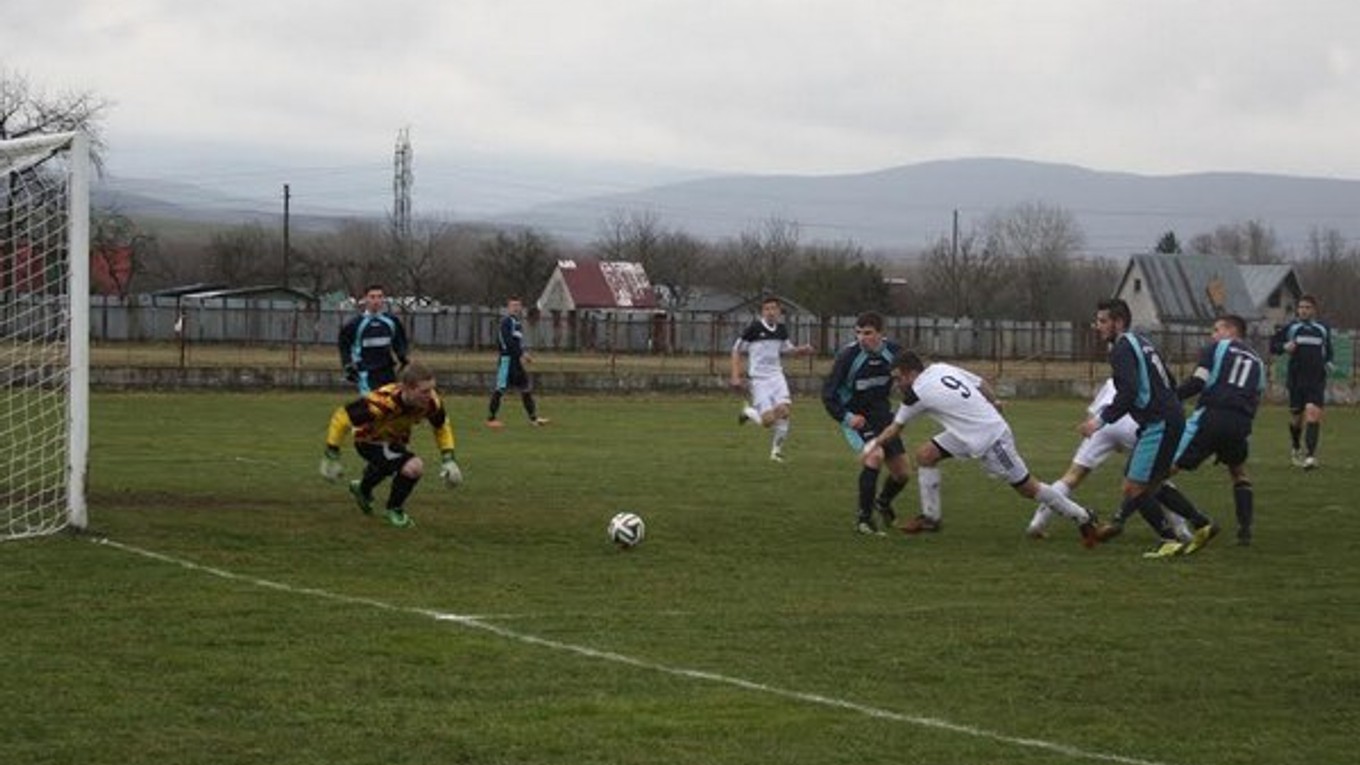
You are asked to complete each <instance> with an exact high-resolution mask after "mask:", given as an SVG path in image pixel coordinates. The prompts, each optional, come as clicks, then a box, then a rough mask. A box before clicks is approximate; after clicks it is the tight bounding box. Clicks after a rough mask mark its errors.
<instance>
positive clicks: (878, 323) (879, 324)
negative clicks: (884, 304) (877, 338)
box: [855, 311, 883, 332]
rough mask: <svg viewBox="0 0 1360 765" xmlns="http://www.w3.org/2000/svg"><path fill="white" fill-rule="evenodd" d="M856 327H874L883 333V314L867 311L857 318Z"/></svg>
mask: <svg viewBox="0 0 1360 765" xmlns="http://www.w3.org/2000/svg"><path fill="white" fill-rule="evenodd" d="M855 326H856V327H873V328H874V329H876V330H878V331H879V332H882V331H883V314H881V313H879V312H878V311H865V312H864V313H862V314H860V315H859V316H857V317H855Z"/></svg>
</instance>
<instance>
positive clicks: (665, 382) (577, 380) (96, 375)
mask: <svg viewBox="0 0 1360 765" xmlns="http://www.w3.org/2000/svg"><path fill="white" fill-rule="evenodd" d="M435 373H436V375H438V378H439V383H440V384H439V387H440V389H441V390H444V391H448V392H453V393H463V394H482V393H486V392H488V391H490V390H491V387H492V384H493V375H492V374H491V373H489V372H485V373H483V372H446V371H440V370H438V369H436V370H435ZM534 380H535V386H536V387H537V388H538V389H539V390H542V391H545V392H551V393H571V394H619V393H686V394H688V393H692V394H712V393H719V392H722V391H726V390H728V388H727V378H726V376H725V375H713V374H693V373H689V374H663V373H649V374H635V375H619V376H609V375H601V374H598V373H587V372H542V373H537V374H535V375H534ZM1099 382H1100V381H1096V383H1099ZM1096 383H1092V382H1091V381H1090V380H1086V379H1077V380H1033V379H1015V380H1011V379H1007V378H1005V377H1003V378H1002V379H1001V380H999V381H998V382H997V384H996V388H997V393H998V394H999V395H1000V396H1001V397H1002V398H1015V399H1028V398H1076V399H1089V398H1090V397H1091V396H1092V395H1093V394H1094V393H1095V390H1094V388H1095V384H1096ZM90 384H91V385H92V386H93V387H94V388H96V389H99V390H167V391H168V390H196V389H201V390H223V391H260V390H276V389H281V390H298V391H301V390H315V391H336V392H348V391H352V390H353V389H354V388H353V386H352V385H351V384H349V383H347V382H345V381H344V379H343V378H341V377H340V376H339V375H337V374H336V373H335V372H333V371H330V370H318V369H281V368H267V367H235V368H231V367H183V368H180V367H94V368H92V369H91V370H90ZM789 387H790V388H791V389H792V390H793V391H794V392H795V393H796V394H798V395H799V396H803V397H810V398H816V397H819V396H820V395H821V390H822V378H821V377H815V376H809V375H791V376H790V377H789ZM1267 400H1269V401H1272V402H1275V403H1280V402H1283V401H1284V400H1285V399H1284V390H1283V389H1282V388H1280V387H1279V386H1272V387H1271V388H1270V389H1269V390H1268V391H1267ZM1356 400H1357V396H1356V390H1355V389H1353V388H1352V387H1351V386H1349V385H1345V384H1337V383H1334V384H1333V385H1332V386H1331V387H1330V388H1329V390H1328V401H1329V402H1330V403H1333V404H1339V405H1348V404H1354V403H1356Z"/></svg>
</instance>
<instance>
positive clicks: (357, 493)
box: [349, 478, 373, 515]
mask: <svg viewBox="0 0 1360 765" xmlns="http://www.w3.org/2000/svg"><path fill="white" fill-rule="evenodd" d="M349 493H350V495H351V496H353V497H354V504H355V505H358V507H359V512H361V513H363V514H364V515H372V514H373V498H372V497H367V496H364V489H363V481H360V480H359V479H357V478H356V479H354V480H353V481H350V482H349Z"/></svg>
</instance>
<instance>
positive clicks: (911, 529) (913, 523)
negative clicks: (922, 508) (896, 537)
mask: <svg viewBox="0 0 1360 765" xmlns="http://www.w3.org/2000/svg"><path fill="white" fill-rule="evenodd" d="M942 526H944V522H943V521H937V520H935V519H934V518H931V517H928V516H925V515H918V516H916V517H915V518H912V519H911V520H909V521H907V522H906V523H904V524H902V526H901V529H902V533H903V534H922V533H927V532H928V533H931V534H934V533H935V532H937V531H939V530H940V528H941V527H942Z"/></svg>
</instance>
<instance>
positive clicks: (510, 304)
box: [505, 295, 524, 316]
mask: <svg viewBox="0 0 1360 765" xmlns="http://www.w3.org/2000/svg"><path fill="white" fill-rule="evenodd" d="M505 312H506V313H508V314H510V315H511V316H519V315H520V314H522V313H524V300H523V299H522V298H520V296H519V295H511V296H510V297H508V298H506V299H505Z"/></svg>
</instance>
